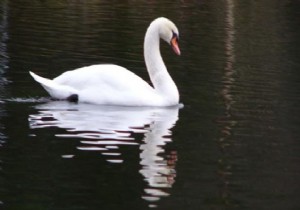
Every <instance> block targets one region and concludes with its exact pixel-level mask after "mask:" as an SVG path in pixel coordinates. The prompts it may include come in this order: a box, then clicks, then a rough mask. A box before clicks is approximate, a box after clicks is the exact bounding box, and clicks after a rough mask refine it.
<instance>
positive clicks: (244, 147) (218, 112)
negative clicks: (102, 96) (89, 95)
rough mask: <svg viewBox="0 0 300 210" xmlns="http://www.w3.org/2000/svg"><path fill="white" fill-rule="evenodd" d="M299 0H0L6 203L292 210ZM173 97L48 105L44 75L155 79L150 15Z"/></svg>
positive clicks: (0, 155) (0, 159)
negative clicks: (147, 43)
mask: <svg viewBox="0 0 300 210" xmlns="http://www.w3.org/2000/svg"><path fill="white" fill-rule="evenodd" d="M299 7H300V3H299V1H289V0H283V1H282V0H281V1H279V0H275V1H274V0H262V1H259V2H258V1H236V0H224V1H216V0H214V1H205V0H190V1H188V0H187V1H170V0H165V1H134V0H129V1H106V0H93V1H67V0H59V1H52V0H35V1H27V0H17V1H15V0H14V1H12V0H2V1H1V2H0V8H1V9H0V11H1V12H0V32H1V33H0V34H1V35H0V74H1V80H0V97H1V98H0V206H1V207H0V208H1V209H18V210H20V209H53V210H54V209H55V210H57V209H178V210H181V209H196V210H197V209H249V210H250V209H273V210H274V209H278V210H281V209H299V208H300V202H299V193H300V191H299V176H300V171H299V159H300V153H299V149H300V144H299V137H300V132H299V126H300V121H299V116H298V115H299V107H300V106H299V105H300V103H299V102H300V100H299V99H300V91H299V90H300V80H299V79H300V78H299V75H300V73H299V68H300V61H299V54H300V47H299V46H300V41H299V37H300V28H299V22H300V14H299ZM160 16H164V17H167V18H169V19H171V20H172V21H173V22H174V23H175V24H176V25H177V27H178V29H179V33H180V40H179V45H180V49H181V55H180V56H177V55H175V54H174V53H173V52H172V50H171V49H170V46H168V44H166V43H163V42H162V43H161V51H162V56H163V59H164V61H165V63H166V66H167V68H168V70H169V72H170V74H171V76H172V78H173V79H174V81H175V83H176V85H177V87H178V90H179V93H180V102H181V105H180V106H178V107H171V108H149V107H148V108H146V107H120V106H119V107H118V106H117V107H116V106H103V105H93V104H83V103H70V102H66V101H54V100H52V99H51V98H50V97H49V96H48V94H47V93H46V92H45V90H44V89H43V88H42V87H41V86H40V85H39V84H37V83H36V82H35V81H34V80H33V79H32V78H31V77H30V75H29V73H28V72H29V71H33V72H35V73H37V74H39V75H41V76H44V77H47V78H54V77H56V76H58V75H60V74H61V73H63V72H65V71H67V70H71V69H75V68H79V67H83V66H87V65H92V64H103V63H113V64H117V65H120V66H124V67H126V68H128V69H130V70H131V71H132V72H134V73H136V74H137V75H139V76H141V77H142V78H143V79H144V80H146V81H150V79H149V76H148V73H147V71H146V68H145V64H144V58H143V39H144V34H145V31H146V29H147V27H148V25H149V23H150V22H151V21H152V20H153V19H155V18H157V17H160Z"/></svg>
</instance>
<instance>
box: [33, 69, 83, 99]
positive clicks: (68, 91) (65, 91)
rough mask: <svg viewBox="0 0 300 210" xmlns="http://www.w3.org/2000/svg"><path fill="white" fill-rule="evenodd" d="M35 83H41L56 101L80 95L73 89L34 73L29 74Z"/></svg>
mask: <svg viewBox="0 0 300 210" xmlns="http://www.w3.org/2000/svg"><path fill="white" fill-rule="evenodd" d="M29 73H30V75H31V76H32V77H33V79H34V80H35V81H37V82H38V83H40V84H41V85H42V86H43V87H44V89H45V90H46V91H47V92H48V93H49V94H50V95H51V96H52V97H53V98H56V99H66V98H68V97H70V96H71V95H74V94H78V91H77V90H76V89H74V88H72V87H69V86H66V85H62V84H58V83H56V82H54V81H53V80H50V79H47V78H43V77H40V76H38V75H36V74H35V73H33V72H29Z"/></svg>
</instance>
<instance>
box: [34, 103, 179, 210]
mask: <svg viewBox="0 0 300 210" xmlns="http://www.w3.org/2000/svg"><path fill="white" fill-rule="evenodd" d="M34 108H35V109H36V110H37V113H35V114H31V115H29V118H28V121H29V125H30V128H31V129H32V132H34V130H35V129H45V130H46V129H49V128H51V127H57V128H62V129H63V130H64V131H65V132H64V131H61V130H60V129H59V132H64V133H56V134H55V136H56V137H57V138H78V139H84V140H80V144H81V145H80V146H78V147H77V149H78V150H80V151H85V152H100V153H101V154H102V155H103V156H104V157H105V158H106V161H107V162H108V163H112V164H120V163H123V162H124V159H122V157H123V156H124V155H125V156H126V154H123V155H122V153H121V150H120V148H121V147H124V146H134V147H138V148H139V150H140V166H141V167H140V170H139V171H138V173H140V174H142V175H143V177H144V180H145V181H146V182H147V183H148V186H147V187H146V188H145V189H144V193H145V195H142V196H141V197H142V198H143V199H145V200H147V201H148V202H150V204H149V206H150V207H155V206H156V204H155V203H154V202H157V201H158V200H160V199H161V198H162V197H166V196H169V193H168V192H167V191H166V190H167V189H169V188H171V187H172V186H173V183H174V182H175V177H176V170H175V166H176V162H177V152H176V151H170V152H169V151H165V149H164V146H165V145H166V144H168V143H170V142H172V139H171V137H172V133H171V131H170V129H171V128H172V127H173V126H174V125H175V123H176V121H177V120H178V110H179V107H172V108H142V107H134V108H133V107H118V106H95V105H89V104H73V103H68V102H64V101H51V102H48V103H45V104H42V105H37V106H35V107H34ZM134 133H139V134H142V135H143V139H142V141H140V140H137V139H136V138H134V135H133V134H134ZM35 135H36V134H30V136H35ZM74 156H75V155H73V154H64V155H62V158H73V157H74Z"/></svg>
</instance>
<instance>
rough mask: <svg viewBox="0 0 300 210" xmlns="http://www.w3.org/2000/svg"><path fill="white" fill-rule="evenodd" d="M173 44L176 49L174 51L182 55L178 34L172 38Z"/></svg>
mask: <svg viewBox="0 0 300 210" xmlns="http://www.w3.org/2000/svg"><path fill="white" fill-rule="evenodd" d="M171 46H172V49H173V50H174V52H175V53H176V54H177V55H180V49H179V46H178V39H177V37H176V36H174V37H173V38H172V39H171Z"/></svg>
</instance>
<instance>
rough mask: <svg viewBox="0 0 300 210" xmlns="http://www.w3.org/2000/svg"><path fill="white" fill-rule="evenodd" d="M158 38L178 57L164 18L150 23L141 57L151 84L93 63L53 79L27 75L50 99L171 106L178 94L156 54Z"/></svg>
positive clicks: (172, 31)
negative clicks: (38, 84) (167, 44)
mask: <svg viewBox="0 0 300 210" xmlns="http://www.w3.org/2000/svg"><path fill="white" fill-rule="evenodd" d="M160 39H162V40H164V41H166V42H167V43H169V44H170V45H171V47H172V49H173V51H174V52H175V53H176V54H177V55H180V49H179V45H178V39H179V32H178V29H177V27H176V25H175V24H174V23H173V22H172V21H170V20H169V19H167V18H164V17H159V18H157V19H155V20H153V21H152V22H151V23H150V25H149V27H148V29H147V31H146V35H145V39H144V58H145V63H146V67H147V70H148V73H149V76H150V79H151V82H152V84H153V87H152V86H151V85H149V84H148V83H147V82H146V81H144V80H143V79H142V78H140V77H139V76H137V75H136V74H134V73H133V72H131V71H129V70H127V69H126V68H124V67H121V66H118V65H114V64H97V65H91V66H86V67H81V68H78V69H75V70H71V71H67V72H65V73H63V74H61V75H60V76H58V77H56V78H54V79H53V80H50V79H47V78H43V77H41V76H38V75H36V74H35V73H33V72H29V73H30V75H31V76H32V77H33V79H34V80H35V81H36V82H38V83H40V84H41V85H42V87H43V88H44V89H45V90H46V91H47V92H48V93H49V94H50V96H51V97H52V98H54V99H58V100H69V101H74V102H83V103H91V104H101V105H121V106H174V105H177V104H178V103H179V93H178V89H177V86H176V84H175V83H174V81H173V80H172V78H171V76H170V74H169V73H168V71H167V68H166V66H165V64H164V61H163V59H162V57H161V54H160V46H159V45H160Z"/></svg>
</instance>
